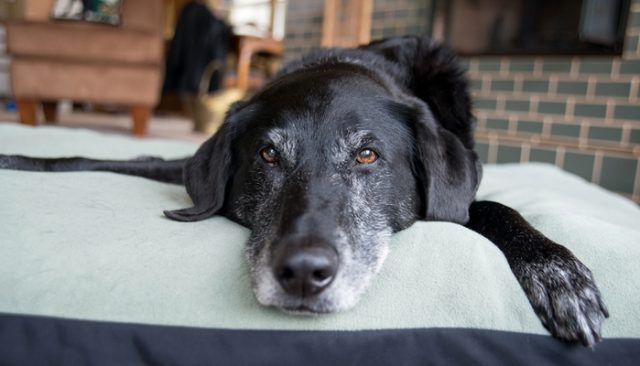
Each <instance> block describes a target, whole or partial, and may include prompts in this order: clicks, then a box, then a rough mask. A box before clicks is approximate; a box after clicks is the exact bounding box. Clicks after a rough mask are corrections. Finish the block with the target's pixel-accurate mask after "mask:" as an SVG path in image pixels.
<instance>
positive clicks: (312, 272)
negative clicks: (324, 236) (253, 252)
mask: <svg viewBox="0 0 640 366" xmlns="http://www.w3.org/2000/svg"><path fill="white" fill-rule="evenodd" d="M279 257H280V258H278V260H277V261H276V263H275V266H274V274H275V276H276V278H277V279H278V282H280V285H281V286H282V288H283V289H284V290H285V291H286V292H287V293H289V294H291V295H295V296H299V297H305V296H313V295H317V294H319V293H320V292H322V291H323V290H324V289H325V288H327V287H328V286H329V284H330V283H331V281H333V278H334V276H335V274H336V271H337V269H338V254H337V253H336V251H335V250H334V249H333V248H330V247H328V246H313V247H302V248H293V249H288V250H286V251H284V252H283V253H281V255H280V256H279Z"/></svg>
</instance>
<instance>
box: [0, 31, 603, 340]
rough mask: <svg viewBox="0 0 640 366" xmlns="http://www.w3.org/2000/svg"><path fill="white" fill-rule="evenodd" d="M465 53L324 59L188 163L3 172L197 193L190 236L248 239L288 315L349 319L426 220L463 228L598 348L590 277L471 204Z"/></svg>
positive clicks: (391, 50)
mask: <svg viewBox="0 0 640 366" xmlns="http://www.w3.org/2000/svg"><path fill="white" fill-rule="evenodd" d="M473 145H474V141H473V134H472V114H471V101H470V97H469V94H468V92H467V87H466V81H465V79H464V77H463V72H462V71H461V70H460V69H459V67H458V65H457V63H456V59H455V56H454V55H453V53H452V52H451V51H450V50H449V49H447V48H445V47H443V46H440V45H438V44H436V43H433V42H432V41H430V40H429V39H424V38H417V37H404V38H394V39H389V40H385V41H381V42H375V43H372V44H370V45H368V46H364V47H361V48H360V49H348V50H347V49H333V50H324V51H318V52H316V53H313V54H310V55H308V56H306V57H305V58H303V59H302V60H300V61H297V62H294V63H292V64H290V65H288V66H287V67H285V68H284V70H283V71H281V72H280V74H279V75H278V76H277V77H276V78H275V80H273V81H272V82H271V83H269V84H268V85H267V86H266V87H264V88H263V89H262V90H261V91H259V92H258V93H257V94H255V95H254V96H253V97H252V98H251V99H250V100H248V101H246V102H240V103H237V104H236V105H234V106H233V107H232V108H231V109H230V111H229V112H228V114H227V117H226V120H225V123H224V124H223V126H222V127H221V129H220V130H219V131H218V133H216V134H215V135H214V136H213V137H212V138H211V139H209V140H208V141H207V142H205V143H204V144H203V145H202V146H201V147H200V149H199V150H198V152H197V153H196V154H195V156H194V157H192V158H191V159H188V160H176V161H163V160H161V159H142V160H133V161H127V162H117V161H97V160H90V159H83V158H69V159H34V158H26V157H21V156H4V157H0V167H4V168H10V169H22V170H36V171H70V170H107V171H115V172H119V173H125V174H133V175H139V176H144V177H148V178H152V179H156V180H161V181H165V182H172V183H184V184H185V186H186V188H187V192H188V193H189V195H190V196H191V198H192V200H193V203H194V206H193V207H190V208H186V209H181V210H176V211H167V212H165V214H166V216H167V217H169V218H171V219H174V220H179V221H197V220H203V219H206V218H208V217H210V216H212V215H215V214H220V215H225V216H226V217H228V218H230V219H231V220H234V221H236V222H238V223H240V224H242V225H245V226H247V227H248V228H250V229H251V236H250V239H249V241H248V243H247V247H246V257H247V260H248V262H249V266H250V271H251V279H252V286H253V288H254V291H255V294H256V297H257V299H258V301H259V302H260V303H262V304H264V305H270V306H276V307H279V308H282V309H284V310H287V311H291V312H307V313H308V312H311V313H325V312H334V311H339V310H343V309H347V308H349V307H352V306H354V305H355V304H356V302H357V301H358V299H359V297H360V295H361V294H362V293H363V291H364V290H365V288H366V287H367V285H368V283H369V282H370V280H371V278H372V277H373V276H374V275H375V274H376V272H377V271H378V270H379V268H380V266H381V265H382V262H383V261H384V259H385V256H386V253H387V247H388V242H389V238H390V236H391V234H392V233H393V232H396V231H399V230H402V229H405V228H407V227H409V226H410V225H411V224H413V223H414V222H415V221H416V220H439V221H451V222H455V223H459V224H461V225H466V226H467V227H468V228H470V229H472V230H474V231H476V232H478V233H480V234H482V235H484V236H485V237H487V238H488V239H490V240H491V241H492V242H493V243H495V244H496V245H497V246H498V247H499V248H500V250H502V252H503V253H504V255H505V256H506V258H507V260H508V262H509V265H510V266H511V269H512V271H513V273H514V274H515V276H516V277H517V279H518V281H519V282H520V284H521V286H522V288H523V289H524V291H525V292H526V294H527V296H528V298H529V301H530V302H531V304H532V306H533V308H534V310H535V312H536V313H537V315H538V316H539V317H540V319H541V320H542V323H543V324H544V326H545V327H546V328H547V329H548V330H549V331H550V332H551V333H552V334H553V335H555V336H556V337H559V338H562V339H565V340H568V341H581V342H582V343H583V344H585V345H587V346H592V345H593V344H595V342H597V341H599V340H600V338H601V336H600V334H601V325H602V323H603V321H604V318H606V317H608V313H607V310H606V307H605V305H604V303H603V302H602V300H601V296H600V292H599V291H598V288H597V287H596V285H595V283H594V280H593V277H592V275H591V272H590V271H589V269H588V268H587V267H585V266H584V265H583V264H582V263H581V262H580V261H579V260H578V259H576V258H575V257H574V256H573V254H572V253H571V252H570V251H569V250H567V249H566V248H564V247H563V246H561V245H559V244H556V243H554V242H552V241H551V240H549V239H547V238H546V237H544V236H543V235H542V234H541V233H539V232H538V231H536V230H535V229H534V228H532V227H531V226H530V225H529V224H528V223H527V222H526V221H525V220H524V219H523V218H522V217H521V216H520V215H519V214H518V213H517V212H515V211H514V210H512V209H510V208H508V207H505V206H503V205H501V204H498V203H494V202H474V197H475V193H476V190H477V188H478V185H479V183H480V178H481V165H480V163H479V162H478V158H477V155H476V153H475V152H474V151H473Z"/></svg>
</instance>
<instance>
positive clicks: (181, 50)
mask: <svg viewBox="0 0 640 366" xmlns="http://www.w3.org/2000/svg"><path fill="white" fill-rule="evenodd" d="M230 34H231V29H230V27H229V26H228V25H227V24H226V23H224V22H223V21H222V20H220V19H218V18H217V17H216V16H215V15H213V13H211V11H210V10H209V8H207V7H206V6H205V5H203V4H200V3H199V2H196V1H191V2H190V3H188V4H187V5H185V6H184V8H183V9H182V12H181V13H180V17H179V18H178V23H177V25H176V31H175V34H174V36H173V39H172V40H171V44H170V46H169V52H168V54H167V64H166V70H165V79H164V85H163V87H162V91H163V93H166V92H177V93H181V94H195V93H197V92H198V87H199V84H200V79H201V78H202V73H203V71H204V70H205V68H206V66H207V65H208V64H209V62H210V61H212V60H219V61H221V63H222V64H223V65H224V62H225V58H226V55H227V46H228V43H229V36H230ZM223 72H224V70H221V71H219V72H216V73H215V74H214V77H212V78H211V81H210V83H209V91H214V90H217V89H218V88H219V87H220V83H221V75H223Z"/></svg>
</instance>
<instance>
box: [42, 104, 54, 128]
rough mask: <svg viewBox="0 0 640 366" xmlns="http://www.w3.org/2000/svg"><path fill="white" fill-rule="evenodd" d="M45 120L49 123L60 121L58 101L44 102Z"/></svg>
mask: <svg viewBox="0 0 640 366" xmlns="http://www.w3.org/2000/svg"><path fill="white" fill-rule="evenodd" d="M42 111H43V112H44V120H45V122H47V123H56V122H58V102H42Z"/></svg>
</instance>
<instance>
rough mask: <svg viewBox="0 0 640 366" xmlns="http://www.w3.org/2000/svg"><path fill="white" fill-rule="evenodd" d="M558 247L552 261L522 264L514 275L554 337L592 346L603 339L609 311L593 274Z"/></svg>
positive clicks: (549, 259) (564, 249)
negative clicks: (603, 328)
mask: <svg viewBox="0 0 640 366" xmlns="http://www.w3.org/2000/svg"><path fill="white" fill-rule="evenodd" d="M554 245H556V244H554ZM557 247H558V248H555V250H554V254H553V255H552V257H551V258H545V259H544V260H538V261H532V262H527V263H522V264H521V265H519V266H518V268H517V270H516V271H514V272H515V273H516V276H517V277H518V280H519V281H520V284H521V286H522V288H523V289H524V290H525V292H526V294H527V297H528V298H529V302H530V303H531V305H532V306H533V308H534V310H535V312H536V314H537V315H538V317H539V318H540V320H541V321H542V324H543V326H544V327H545V328H547V330H549V332H551V334H552V335H553V336H555V337H557V338H560V339H563V340H566V341H569V342H580V343H582V344H583V345H584V346H586V347H593V346H594V345H595V344H596V343H598V342H600V341H601V340H602V324H603V323H604V319H606V318H608V317H609V312H608V310H607V307H606V306H605V304H604V302H603V300H602V296H601V295H600V291H599V290H598V288H597V287H596V284H595V281H594V279H593V275H592V274H591V271H590V270H589V269H588V268H587V267H586V266H585V265H584V264H582V263H581V262H580V261H579V260H578V259H576V258H575V257H574V256H573V254H571V252H570V251H569V250H567V249H566V248H564V247H561V246H559V245H558V246H557Z"/></svg>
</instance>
